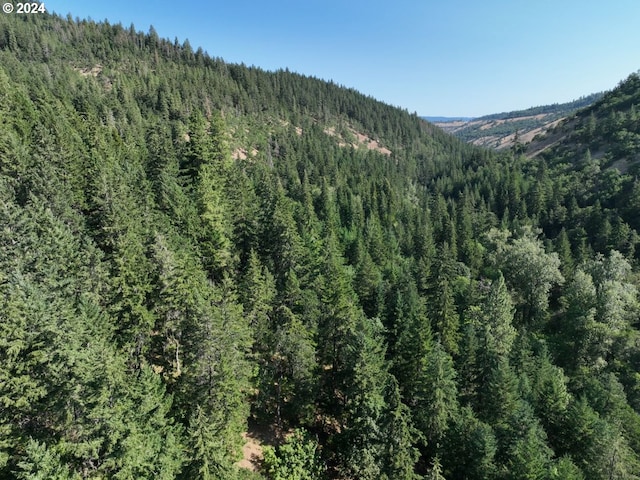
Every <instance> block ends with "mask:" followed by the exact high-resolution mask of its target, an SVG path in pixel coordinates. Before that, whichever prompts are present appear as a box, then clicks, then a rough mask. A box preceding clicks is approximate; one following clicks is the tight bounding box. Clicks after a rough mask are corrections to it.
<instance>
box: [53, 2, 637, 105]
mask: <svg viewBox="0 0 640 480" xmlns="http://www.w3.org/2000/svg"><path fill="white" fill-rule="evenodd" d="M46 7H47V10H48V11H50V12H56V13H59V14H62V15H66V14H67V13H71V14H72V16H73V17H80V18H87V17H91V18H92V19H93V20H96V21H98V20H104V19H108V20H109V21H110V22H111V23H118V22H120V23H122V24H123V25H125V26H127V27H128V26H129V25H130V24H131V23H133V24H134V25H135V26H136V28H137V29H138V30H142V31H145V32H147V31H148V30H149V26H150V25H153V26H154V27H155V29H156V30H157V32H158V34H159V35H160V36H161V37H166V38H170V39H171V40H173V39H174V38H176V37H177V38H178V39H179V40H180V41H183V40H184V39H185V38H188V39H189V42H190V43H191V45H192V46H193V47H194V49H195V48H197V47H202V48H203V49H204V50H206V51H207V52H209V54H210V55H212V56H215V57H221V58H223V59H225V60H226V61H229V62H236V63H241V62H242V63H245V64H247V65H256V66H259V67H262V68H264V69H267V70H275V69H278V68H285V67H286V68H289V69H290V70H292V71H296V72H300V73H304V74H307V75H313V76H316V77H319V78H323V79H327V80H333V81H335V82H336V83H338V84H341V85H345V86H348V87H353V88H355V89H357V90H359V91H361V92H363V93H365V94H367V95H371V96H373V97H375V98H377V99H379V100H382V101H384V102H386V103H389V104H392V105H397V106H400V107H402V108H406V109H408V110H409V111H410V112H414V111H416V112H418V114H420V115H433V116H435V115H446V116H480V115H484V114H489V113H496V112H502V111H509V110H515V109H521V108H527V107H530V106H536V105H544V104H548V103H554V102H558V103H561V102H565V101H570V100H574V99H576V98H578V97H580V96H582V95H588V94H590V93H594V92H597V91H602V90H608V89H611V88H613V87H615V85H617V83H618V82H619V81H620V80H623V79H624V78H626V77H627V76H628V75H629V74H630V73H632V72H635V71H638V70H639V69H640V1H638V0H611V1H605V0H538V1H524V0H520V1H518V0H385V1H380V0H369V1H361V0H322V1H320V0H298V1H292V0H270V1H269V0H210V1H205V0H194V1H190V2H189V1H176V0H174V1H167V0H157V1H147V0H128V1H124V0H109V1H107V0H103V1H99V2H94V1H91V2H88V1H86V0H82V1H80V0H50V1H46Z"/></svg>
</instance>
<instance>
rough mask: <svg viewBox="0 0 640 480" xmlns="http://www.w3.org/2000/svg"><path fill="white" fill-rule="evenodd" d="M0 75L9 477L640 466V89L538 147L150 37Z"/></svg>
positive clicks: (18, 53) (629, 84) (14, 21)
mask: <svg viewBox="0 0 640 480" xmlns="http://www.w3.org/2000/svg"><path fill="white" fill-rule="evenodd" d="M0 65H2V66H1V67H0V92H1V93H0V100H1V101H0V363H1V365H2V368H1V369H0V477H2V478H8V479H13V478H47V479H48V478H58V479H76V478H116V479H118V478H122V479H125V478H126V479H129V478H155V477H157V478H161V479H170V478H184V479H187V478H188V479H192V478H196V479H197V478H202V479H206V478H209V479H225V480H226V479H234V478H261V477H263V476H266V477H267V478H300V479H302V478H322V477H323V476H326V477H329V478H362V479H366V478H375V479H387V480H395V479H413V478H421V476H422V477H423V478H424V476H427V475H429V476H430V478H448V479H491V478H496V479H506V478H518V479H521V478H545V479H546V478H575V479H579V478H589V479H591V478H593V479H600V478H602V479H605V478H620V479H622V478H624V479H627V478H637V476H638V475H639V471H640V468H639V458H640V457H639V455H640V415H639V414H638V411H637V409H638V408H639V407H638V406H639V405H640V393H639V392H640V387H639V385H640V378H639V376H638V373H637V371H638V368H639V366H640V348H639V347H638V344H639V342H638V339H639V338H640V333H639V332H638V331H637V329H638V326H639V321H638V313H639V311H640V307H639V305H638V297H637V287H638V273H637V255H638V249H637V248H636V245H637V244H638V240H639V237H638V233H637V228H638V227H639V224H638V219H637V211H638V209H639V208H640V204H639V203H638V199H639V198H640V194H639V193H638V192H639V191H640V189H639V187H638V182H637V179H636V178H635V176H637V175H636V173H637V167H636V166H635V157H634V155H637V152H636V150H637V149H636V148H635V146H634V145H635V143H634V142H635V140H634V137H633V135H635V133H637V131H636V130H637V128H636V127H637V117H638V114H637V112H636V110H637V107H636V106H635V104H636V103H637V102H636V101H635V99H636V97H637V89H638V85H637V78H636V77H633V76H632V77H631V78H630V79H629V80H628V81H626V82H624V83H623V84H621V85H620V87H619V88H618V89H616V90H614V91H612V92H611V93H609V94H607V95H606V96H605V97H604V98H603V99H602V100H601V101H600V102H599V103H597V104H596V105H594V107H592V108H591V109H590V110H588V111H587V113H586V114H578V116H577V117H576V118H577V123H578V131H576V132H575V135H578V136H580V135H583V137H584V139H585V140H584V141H585V142H589V146H588V147H589V150H588V151H587V150H586V149H584V151H575V152H574V151H572V152H569V151H567V150H562V148H559V149H552V150H551V153H549V154H548V155H549V156H546V155H547V154H546V153H545V157H544V158H540V159H535V160H530V159H527V158H525V157H523V156H519V155H517V152H512V153H510V154H505V155H497V154H495V153H492V152H489V151H486V150H480V149H478V148H475V147H472V146H468V145H464V144H462V143H461V142H459V141H458V140H455V139H453V138H451V137H449V136H446V135H445V134H443V133H442V132H440V131H439V130H437V129H435V128H433V127H432V126H430V125H429V124H427V123H425V122H422V121H421V120H420V119H418V118H417V117H416V116H415V115H409V114H408V113H407V112H403V111H401V110H398V109H395V108H393V107H390V106H387V105H384V104H382V103H379V102H376V101H375V100H374V99H371V98H368V97H365V96H363V95H361V94H359V93H358V92H356V91H354V90H347V89H344V88H341V87H338V86H337V85H335V84H332V83H326V82H322V81H320V80H317V79H314V78H309V77H304V76H302V75H298V74H293V73H291V72H288V71H278V72H265V71H262V70H260V69H257V68H247V67H245V66H242V65H232V64H227V63H225V62H224V61H222V60H220V59H214V58H210V57H209V56H208V55H206V54H205V53H203V51H202V50H201V49H197V50H195V51H194V49H193V48H192V47H191V46H190V45H189V44H188V42H186V41H185V42H184V43H180V42H169V41H166V40H163V39H160V38H158V36H157V34H156V33H155V31H154V30H153V29H151V30H150V31H149V33H148V34H143V33H138V32H136V31H135V30H134V29H133V28H130V29H125V28H123V27H122V26H120V25H109V24H107V23H99V24H97V23H94V22H91V21H73V20H71V19H61V18H59V17H55V16H49V15H38V16H29V17H21V16H15V15H14V16H8V15H6V16H2V17H1V18H0ZM582 121H583V122H584V125H583V124H582V123H580V122H582ZM583 130H584V131H583ZM634 132H635V133H634ZM363 136H365V137H366V138H368V139H370V140H366V142H365V141H362V140H361V139H362V138H363ZM583 137H580V138H583ZM373 140H375V141H376V142H377V145H379V148H369V147H367V145H369V146H373V145H374V144H373ZM365 143H366V145H365ZM599 144H601V145H600V146H604V145H605V144H606V146H607V147H606V148H607V151H606V152H605V153H604V154H601V152H600V150H599V148H600V147H599ZM514 153H515V155H514ZM623 157H624V158H625V159H626V160H625V162H627V163H625V164H624V165H623V164H622V163H620V164H618V166H620V167H624V168H621V169H619V170H618V171H621V172H622V171H623V170H624V172H623V173H617V171H616V170H614V169H609V168H608V167H609V166H610V165H609V163H610V162H612V161H619V160H620V159H622V158H623ZM625 169H626V170H625ZM634 169H635V170H634ZM634 172H635V173H634ZM634 175H635V176H634ZM498 227H499V228H498ZM564 279H566V282H564V283H563V280H564ZM249 425H250V426H249ZM254 428H255V429H256V430H257V431H261V430H270V431H272V432H273V433H274V437H275V438H276V439H277V440H276V441H274V442H273V443H274V444H280V446H279V447H277V448H273V449H271V450H269V449H268V448H267V449H266V453H265V465H264V466H265V468H264V469H263V471H262V472H257V471H256V472H250V471H248V470H244V469H240V468H239V467H238V463H237V462H238V460H240V458H241V456H242V453H241V447H242V442H243V440H242V434H243V433H244V432H246V430H247V429H254ZM291 432H293V434H291ZM264 441H265V442H268V441H269V440H268V439H267V438H264ZM246 460H248V459H246Z"/></svg>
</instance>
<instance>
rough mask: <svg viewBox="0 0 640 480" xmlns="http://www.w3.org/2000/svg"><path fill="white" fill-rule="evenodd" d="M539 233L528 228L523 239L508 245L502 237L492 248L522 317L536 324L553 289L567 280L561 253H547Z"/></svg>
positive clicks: (545, 307) (546, 305)
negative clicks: (564, 274)
mask: <svg viewBox="0 0 640 480" xmlns="http://www.w3.org/2000/svg"><path fill="white" fill-rule="evenodd" d="M538 233H539V232H538ZM538 233H537V232H534V231H532V230H530V229H525V230H524V232H523V235H522V236H521V237H520V238H516V239H515V240H512V241H511V242H509V243H507V244H506V245H505V244H504V239H503V238H504V237H503V238H502V239H498V240H497V244H496V247H495V249H494V251H493V255H494V258H495V260H494V261H495V262H496V264H497V266H498V267H499V268H500V269H501V270H503V273H504V275H505V279H506V280H507V281H508V283H509V285H510V287H511V288H512V289H513V290H514V292H515V298H516V303H517V305H518V307H519V308H520V314H521V316H522V320H523V321H524V322H526V323H529V322H534V323H535V322H536V321H537V320H539V319H540V318H541V317H542V316H543V315H544V312H545V311H546V309H547V307H548V304H549V293H550V290H551V288H552V287H553V286H554V285H556V284H562V283H563V282H564V277H563V276H562V274H561V273H560V270H559V267H560V260H559V258H558V254H557V253H555V252H554V253H546V252H545V249H544V247H543V244H542V242H541V241H540V240H538V239H537V235H538Z"/></svg>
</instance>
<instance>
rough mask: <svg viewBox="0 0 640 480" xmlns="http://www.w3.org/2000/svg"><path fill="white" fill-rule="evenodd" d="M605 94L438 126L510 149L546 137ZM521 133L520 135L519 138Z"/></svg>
mask: <svg viewBox="0 0 640 480" xmlns="http://www.w3.org/2000/svg"><path fill="white" fill-rule="evenodd" d="M602 96H603V93H594V94H592V95H589V96H586V97H582V98H580V99H578V100H574V101H573V102H568V103H563V104H553V105H546V106H541V107H532V108H529V109H526V110H519V111H514V112H505V113H499V114H493V115H487V116H484V117H480V118H475V119H472V120H469V121H464V120H462V121H461V120H455V121H444V122H438V121H435V122H434V123H435V125H437V126H438V127H440V128H442V129H443V130H444V131H445V132H448V133H451V134H453V135H455V136H457V137H459V138H460V139H462V140H464V141H466V142H468V143H473V144H474V145H480V146H484V147H489V148H494V149H497V150H503V149H508V148H511V147H513V146H514V144H515V142H516V141H517V142H519V143H521V144H525V145H526V144H528V143H529V142H531V141H532V140H533V139H534V138H536V137H539V136H543V134H545V133H546V132H548V131H549V130H552V129H554V128H555V127H556V125H558V124H559V123H560V122H562V121H563V120H564V119H565V118H567V117H570V116H571V115H572V114H573V113H575V112H576V111H577V110H579V109H581V108H584V107H587V106H589V105H592V104H593V103H594V102H596V101H598V100H599V99H600V98H602ZM516 132H517V137H516Z"/></svg>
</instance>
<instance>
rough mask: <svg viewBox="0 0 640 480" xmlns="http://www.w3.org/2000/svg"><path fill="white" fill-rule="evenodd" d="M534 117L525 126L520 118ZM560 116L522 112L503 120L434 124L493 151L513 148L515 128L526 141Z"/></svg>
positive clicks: (551, 125)
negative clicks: (521, 114) (531, 124)
mask: <svg viewBox="0 0 640 480" xmlns="http://www.w3.org/2000/svg"><path fill="white" fill-rule="evenodd" d="M526 120H533V121H535V122H536V123H535V124H534V125H533V126H532V127H529V128H527V127H526V126H523V125H522V122H523V121H526ZM562 120H563V118H558V117H557V115H555V114H539V115H525V116H522V117H513V118H505V119H482V118H479V119H475V120H471V121H468V122H462V121H456V122H437V123H436V125H437V126H438V127H440V128H442V129H443V130H444V131H445V132H448V133H451V134H453V135H456V136H461V137H463V138H464V140H466V141H468V142H469V143H473V144H474V145H480V146H484V147H488V148H494V149H496V150H503V149H506V148H511V147H513V145H514V143H515V140H516V130H517V131H518V141H519V142H520V143H523V144H526V143H529V142H531V141H532V140H533V139H534V138H535V137H536V136H537V135H540V134H544V133H546V132H547V131H548V130H549V129H551V128H553V127H554V126H556V125H557V124H558V123H559V122H560V121H562Z"/></svg>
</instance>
